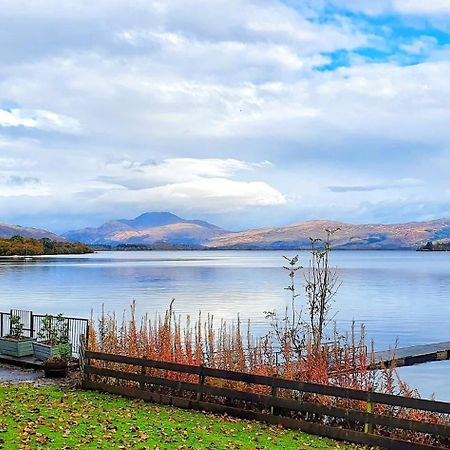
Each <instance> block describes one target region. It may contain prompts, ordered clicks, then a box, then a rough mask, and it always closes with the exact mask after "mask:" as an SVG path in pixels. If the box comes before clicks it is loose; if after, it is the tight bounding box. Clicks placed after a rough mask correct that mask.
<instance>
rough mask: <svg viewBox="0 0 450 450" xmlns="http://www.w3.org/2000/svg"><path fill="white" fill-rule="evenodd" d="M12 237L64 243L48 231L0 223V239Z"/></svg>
mask: <svg viewBox="0 0 450 450" xmlns="http://www.w3.org/2000/svg"><path fill="white" fill-rule="evenodd" d="M13 236H23V237H30V238H34V239H43V238H47V239H51V240H52V241H57V242H64V241H65V239H64V238H63V237H61V236H58V235H57V234H54V233H51V232H50V231H46V230H41V229H40V228H30V227H21V226H19V225H9V224H7V223H0V239H9V238H11V237H13Z"/></svg>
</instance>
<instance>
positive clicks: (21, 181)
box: [4, 175, 41, 186]
mask: <svg viewBox="0 0 450 450" xmlns="http://www.w3.org/2000/svg"><path fill="white" fill-rule="evenodd" d="M40 182H41V180H39V178H36V177H24V176H20V175H11V176H9V177H7V178H6V179H5V181H4V183H5V184H6V185H9V186H26V185H34V184H39V183H40Z"/></svg>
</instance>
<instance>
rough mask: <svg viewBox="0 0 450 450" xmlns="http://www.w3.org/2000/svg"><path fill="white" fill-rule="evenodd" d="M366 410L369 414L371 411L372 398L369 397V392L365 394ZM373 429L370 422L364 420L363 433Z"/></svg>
mask: <svg viewBox="0 0 450 450" xmlns="http://www.w3.org/2000/svg"><path fill="white" fill-rule="evenodd" d="M366 411H367V412H368V413H369V414H372V413H373V403H372V399H371V395H370V392H369V393H368V395H367V407H366ZM372 431H373V427H372V424H371V423H370V422H366V423H365V424H364V433H372Z"/></svg>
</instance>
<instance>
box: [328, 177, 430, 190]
mask: <svg viewBox="0 0 450 450" xmlns="http://www.w3.org/2000/svg"><path fill="white" fill-rule="evenodd" d="M417 186H423V181H422V180H417V179H403V180H397V181H393V182H390V183H381V184H367V185H362V186H345V185H344V186H328V189H329V190H330V191H331V192H372V191H386V190H391V189H406V188H411V187H417Z"/></svg>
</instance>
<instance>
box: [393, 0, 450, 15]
mask: <svg viewBox="0 0 450 450" xmlns="http://www.w3.org/2000/svg"><path fill="white" fill-rule="evenodd" d="M393 7H394V8H395V9H396V10H397V11H399V12H402V13H407V14H433V15H434V14H448V13H450V3H449V2H448V1H447V0H393Z"/></svg>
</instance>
